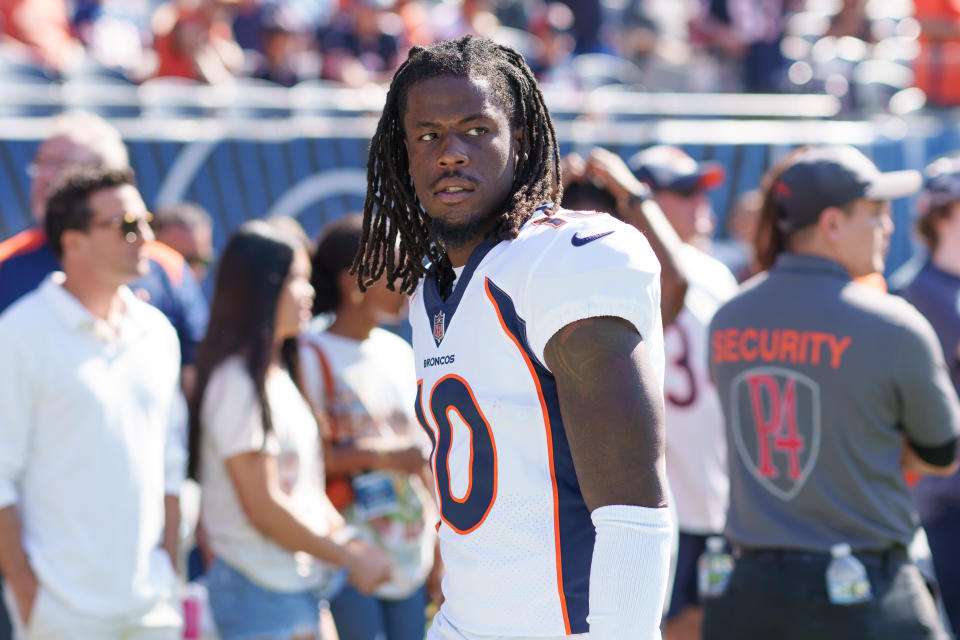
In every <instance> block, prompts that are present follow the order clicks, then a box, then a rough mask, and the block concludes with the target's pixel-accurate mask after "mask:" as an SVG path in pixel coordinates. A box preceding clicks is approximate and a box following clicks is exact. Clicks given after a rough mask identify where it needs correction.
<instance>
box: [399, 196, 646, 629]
mask: <svg viewBox="0 0 960 640" xmlns="http://www.w3.org/2000/svg"><path fill="white" fill-rule="evenodd" d="M597 316H616V317H621V318H624V319H626V320H628V321H629V322H631V323H632V324H633V325H634V326H635V327H636V328H637V330H638V332H639V333H640V335H641V336H642V337H643V339H644V342H645V344H646V346H647V349H648V350H649V352H650V357H651V359H652V362H653V363H654V366H655V368H656V371H657V376H658V383H659V384H660V387H659V389H658V393H659V392H660V390H662V388H663V387H662V382H663V335H662V333H663V332H662V326H661V321H660V265H659V263H658V261H657V259H656V257H655V256H654V254H653V251H652V250H651V249H650V246H649V244H648V243H647V241H646V239H645V238H644V237H643V235H642V234H640V233H639V232H638V231H636V230H635V229H634V228H633V227H630V226H629V225H626V224H623V223H621V222H619V221H618V220H616V219H614V218H612V217H611V216H609V215H607V214H596V213H579V212H570V211H564V210H555V209H550V208H547V207H541V208H540V209H538V211H537V212H536V213H535V215H534V216H533V218H532V219H531V220H529V221H527V223H526V224H524V225H523V227H522V228H521V229H520V234H519V236H518V237H517V238H516V239H515V240H512V241H503V242H499V243H497V244H492V243H484V244H482V245H480V246H479V247H478V248H477V249H476V250H475V251H474V252H473V254H472V255H471V256H470V259H469V261H468V263H467V265H466V268H465V269H464V270H463V272H462V274H461V275H460V277H459V278H458V280H457V283H456V286H455V288H454V290H453V292H452V294H451V295H450V296H449V297H448V298H447V300H443V299H442V298H441V297H440V295H439V294H438V292H437V288H436V282H435V280H434V279H433V278H431V277H428V278H426V279H425V280H424V281H422V282H421V283H420V286H419V287H418V289H417V292H416V294H415V295H414V297H413V298H412V300H411V305H410V324H411V325H412V327H413V347H414V352H415V354H416V356H417V375H418V393H417V403H416V411H417V417H418V419H419V421H420V423H421V424H422V425H423V426H424V430H425V431H426V433H427V435H428V437H429V438H430V440H431V441H432V443H433V445H434V450H433V454H432V455H431V458H430V461H431V464H432V466H433V470H434V475H435V487H434V489H435V491H436V494H437V498H438V503H439V505H440V510H441V522H440V523H438V532H439V536H440V541H441V552H442V555H443V562H444V565H445V567H446V576H445V577H444V579H443V592H444V595H445V596H446V600H445V602H444V603H443V608H442V611H443V615H444V617H445V618H446V619H447V620H449V622H451V623H452V624H453V625H455V626H456V627H457V628H459V629H461V630H463V631H464V632H467V633H470V634H476V635H483V636H494V637H496V636H506V637H536V636H563V635H570V634H578V633H584V632H586V631H587V630H588V629H587V622H586V618H587V613H588V596H589V593H588V587H589V573H590V562H591V558H592V554H593V543H594V534H595V532H594V527H593V523H592V522H591V521H590V513H589V511H588V509H587V507H586V505H585V504H584V502H583V498H582V495H581V493H580V486H579V483H578V481H577V477H576V473H575V471H574V467H573V461H572V459H571V457H570V449H569V446H568V444H567V439H566V435H565V432H564V428H563V423H562V420H561V416H560V409H559V405H558V402H557V389H556V383H555V381H554V378H553V376H552V374H551V373H550V371H549V369H548V368H547V367H546V365H545V363H544V358H543V351H544V347H545V345H546V343H547V341H548V340H549V339H550V338H551V337H552V336H553V335H554V334H555V333H556V332H557V331H558V330H560V329H561V328H563V327H564V326H566V325H568V324H570V323H572V322H574V321H576V320H580V319H583V318H588V317H597Z"/></svg>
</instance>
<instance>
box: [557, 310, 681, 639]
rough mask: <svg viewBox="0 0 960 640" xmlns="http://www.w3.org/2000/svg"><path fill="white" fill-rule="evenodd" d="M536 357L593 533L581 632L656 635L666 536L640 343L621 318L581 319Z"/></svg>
mask: <svg viewBox="0 0 960 640" xmlns="http://www.w3.org/2000/svg"><path fill="white" fill-rule="evenodd" d="M544 359H545V360H546V361H547V364H548V365H549V366H550V368H551V370H552V371H553V373H554V377H555V378H556V381H557V391H558V395H559V399H560V413H561V414H562V416H563V423H564V429H565V431H566V434H567V440H568V442H569V443H570V452H571V454H572V456H573V463H574V466H575V468H576V471H577V479H578V480H579V482H580V488H581V491H582V493H583V498H584V501H585V502H586V504H587V507H588V508H589V509H590V518H591V520H592V521H593V524H594V527H595V528H596V539H595V542H594V546H593V556H592V561H591V565H590V595H589V602H590V614H589V616H588V617H587V622H588V623H589V625H590V637H591V638H593V639H594V640H621V639H622V638H649V639H650V640H653V639H655V638H656V639H659V638H660V630H659V626H660V618H661V615H662V611H663V602H664V598H665V596H666V590H667V582H668V574H669V565H670V547H671V540H672V539H673V537H674V535H675V530H674V527H673V524H672V522H671V518H670V513H669V511H668V510H667V509H666V508H664V507H665V506H666V503H667V499H666V488H665V487H666V481H665V469H664V459H663V440H664V436H663V401H662V396H661V392H660V385H659V384H658V381H657V379H656V375H655V373H654V369H653V366H652V363H651V361H650V356H649V354H648V353H647V347H646V344H645V343H644V342H643V340H642V339H641V337H640V335H639V334H638V333H637V331H636V330H635V329H634V328H633V325H631V324H630V323H628V322H627V321H626V320H623V319H620V318H611V317H604V318H588V319H585V320H579V321H577V322H573V323H571V324H569V325H567V326H566V327H564V328H563V329H561V330H560V331H558V332H557V333H556V335H554V336H553V337H552V338H551V339H550V340H549V341H548V342H547V346H546V349H545V350H544Z"/></svg>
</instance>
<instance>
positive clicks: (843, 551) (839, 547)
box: [830, 542, 850, 558]
mask: <svg viewBox="0 0 960 640" xmlns="http://www.w3.org/2000/svg"><path fill="white" fill-rule="evenodd" d="M830 555H832V556H833V557H834V558H840V557H842V556H848V555H850V545H849V544H847V543H846V542H839V543H837V544H835V545H833V546H832V547H830Z"/></svg>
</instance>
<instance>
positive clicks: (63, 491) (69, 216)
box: [0, 169, 185, 640]
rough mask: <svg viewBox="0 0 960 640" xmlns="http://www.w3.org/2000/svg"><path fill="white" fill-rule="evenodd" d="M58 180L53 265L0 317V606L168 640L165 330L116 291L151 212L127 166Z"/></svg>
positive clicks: (174, 517)
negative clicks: (2, 591) (4, 593)
mask: <svg viewBox="0 0 960 640" xmlns="http://www.w3.org/2000/svg"><path fill="white" fill-rule="evenodd" d="M61 185H62V186H60V187H59V188H58V189H57V191H56V192H55V193H54V194H53V195H52V197H51V198H50V202H49V204H48V208H47V215H46V219H45V225H46V230H47V236H48V237H49V238H50V245H51V247H52V249H53V252H54V254H55V255H56V256H57V258H58V259H59V260H60V262H61V264H62V265H63V272H62V273H61V272H56V273H54V274H52V275H50V276H49V277H48V278H47V279H46V280H45V281H44V284H43V285H42V286H41V287H40V288H39V289H38V290H36V291H34V292H33V293H31V294H29V295H27V296H26V297H24V298H23V299H21V300H20V301H19V302H18V303H17V304H15V305H14V306H13V307H11V308H10V309H8V310H7V311H6V312H5V313H4V314H3V315H2V316H0V351H2V352H3V354H4V356H3V358H0V405H2V406H3V413H4V419H3V426H2V440H3V443H4V445H3V447H2V448H0V451H2V454H0V506H2V507H3V508H2V509H0V567H2V570H3V574H4V577H5V578H6V579H7V587H8V588H9V589H10V590H12V594H8V595H12V596H13V597H8V599H7V604H8V606H11V611H12V613H13V619H14V627H15V628H16V630H17V636H18V637H23V638H37V639H40V638H77V639H78V640H83V639H89V640H93V639H94V638H120V637H123V638H134V639H143V640H146V639H147V638H150V639H155V640H159V639H168V640H176V639H178V638H180V625H181V620H180V613H179V604H178V603H175V602H174V596H175V589H176V576H175V573H174V567H173V566H172V561H173V560H174V559H175V558H176V540H177V536H176V531H177V527H178V526H179V506H178V500H177V495H178V494H179V490H180V483H181V481H182V480H183V470H184V457H185V456H184V450H183V440H182V427H183V425H182V423H181V424H176V423H174V420H175V419H177V418H178V417H180V416H182V415H183V414H182V412H181V411H177V407H178V402H182V400H181V399H180V396H179V393H180V392H179V389H178V386H177V382H178V378H179V366H180V361H179V357H178V356H177V353H178V348H177V337H176V334H175V333H174V331H173V328H172V327H171V326H170V323H169V322H167V320H166V319H165V318H164V317H163V315H162V314H160V312H158V311H157V310H156V309H154V308H152V307H150V306H149V305H147V304H145V303H143V302H141V301H139V300H137V298H136V297H135V296H134V295H133V294H132V293H131V292H130V290H129V289H127V288H126V286H125V285H126V284H127V283H129V282H130V281H131V280H133V279H135V278H137V277H140V276H143V275H144V274H145V273H146V271H147V270H148V269H149V263H148V261H147V258H146V254H145V253H144V246H145V242H147V241H149V240H150V237H151V235H152V234H151V232H150V228H149V225H148V219H149V215H150V214H149V213H148V212H147V208H146V206H145V205H144V203H143V200H142V199H141V198H140V194H139V193H138V192H137V190H136V188H135V187H134V186H133V184H132V175H131V174H130V173H129V171H115V170H104V169H88V170H84V171H83V172H81V173H77V174H73V175H71V176H69V177H68V178H67V179H66V181H65V182H63V183H61ZM164 527H166V529H167V533H166V534H164V535H162V536H161V532H162V531H163V530H164ZM161 539H163V540H165V541H167V542H168V546H167V547H166V548H165V549H161V548H160V547H159V546H158V541H160V540H161Z"/></svg>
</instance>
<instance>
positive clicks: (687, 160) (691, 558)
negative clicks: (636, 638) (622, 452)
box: [590, 146, 737, 640]
mask: <svg viewBox="0 0 960 640" xmlns="http://www.w3.org/2000/svg"><path fill="white" fill-rule="evenodd" d="M601 151H602V150H601ZM590 164H591V166H593V167H595V171H596V172H597V173H598V174H599V175H602V176H604V179H605V180H606V183H607V184H608V185H610V184H615V183H614V180H616V181H617V182H619V183H620V184H621V185H624V186H626V185H629V179H630V178H633V182H634V183H636V182H637V181H638V180H639V181H641V182H644V183H646V184H647V185H649V186H650V188H651V189H652V190H653V199H654V200H655V201H656V203H657V204H658V205H659V208H660V210H661V211H662V214H661V216H662V217H663V218H665V219H666V220H667V221H669V223H670V225H671V226H672V230H673V231H674V232H675V237H676V240H677V246H676V248H675V249H674V254H675V255H674V257H673V260H674V261H675V262H676V263H677V264H678V269H679V270H680V273H682V274H683V278H684V281H685V284H686V287H685V289H684V292H683V295H682V296H681V297H680V303H681V305H682V309H681V310H680V311H679V313H678V314H677V315H676V319H675V320H674V321H673V322H672V323H669V324H668V323H667V322H666V321H664V325H665V326H664V331H663V340H664V355H665V358H666V369H665V375H664V398H665V400H666V409H665V412H666V413H665V415H666V456H667V478H668V479H669V481H670V490H671V491H672V493H673V496H674V499H675V503H676V511H677V525H678V528H679V531H680V535H679V551H678V555H677V569H676V577H675V579H674V584H673V593H672V596H671V598H670V606H669V610H668V611H667V613H666V624H665V627H664V633H665V635H666V636H667V637H668V638H670V639H673V640H696V639H699V638H700V628H701V624H702V620H703V607H702V606H701V604H702V603H701V601H700V598H699V595H698V592H697V560H698V559H699V558H700V556H701V554H702V553H703V552H704V551H705V550H706V541H707V538H708V537H710V536H714V535H719V534H721V532H722V531H723V525H724V518H725V515H726V506H727V495H728V491H729V479H728V476H727V446H726V440H725V438H724V432H723V413H722V411H721V408H720V401H719V398H718V397H717V393H716V389H714V387H713V383H712V382H711V380H710V375H709V373H708V371H707V357H708V354H709V340H708V336H707V327H708V326H709V325H710V320H711V319H712V318H713V314H714V312H715V311H716V310H717V308H719V307H720V305H721V304H723V303H724V302H726V301H727V300H729V299H730V298H731V297H732V296H733V295H734V294H735V293H736V292H737V281H736V279H735V278H734V277H733V274H731V273H730V270H729V269H727V268H726V267H725V266H724V265H723V264H722V263H721V262H720V261H718V260H716V259H715V258H713V257H711V256H710V255H709V254H707V253H706V252H705V250H706V249H707V248H709V246H708V244H707V243H706V242H705V240H708V239H709V237H710V234H711V232H712V222H711V212H710V209H709V205H708V204H705V203H707V202H708V201H707V200H706V190H707V189H712V188H716V187H718V186H720V184H722V181H723V179H724V174H723V171H722V170H721V169H720V167H719V165H716V164H712V163H703V164H700V163H697V162H696V161H695V160H694V159H693V158H691V157H690V156H688V155H687V154H686V153H684V152H683V151H681V150H680V149H678V148H676V147H663V146H660V147H651V148H649V149H646V150H644V151H641V152H639V153H638V154H636V155H634V156H633V157H632V158H631V159H630V168H631V169H632V170H633V176H630V174H629V172H627V171H626V166H625V165H624V163H623V161H622V160H620V158H619V157H618V156H614V155H613V154H609V153H605V152H596V151H595V152H594V154H593V155H592V156H591V163H590ZM620 188H621V189H622V188H624V187H620ZM633 189H634V190H635V189H636V187H633ZM647 215H648V217H649V210H648V214H647ZM640 228H641V229H642V227H640ZM648 235H649V234H648ZM651 244H652V245H653V246H654V251H655V252H657V251H656V244H657V243H654V242H651ZM698 247H699V248H698ZM657 254H658V257H660V255H661V252H657ZM663 261H664V260H663V259H662V258H661V262H663ZM664 271H666V269H665V270H664ZM664 290H665V291H666V290H667V287H664Z"/></svg>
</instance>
